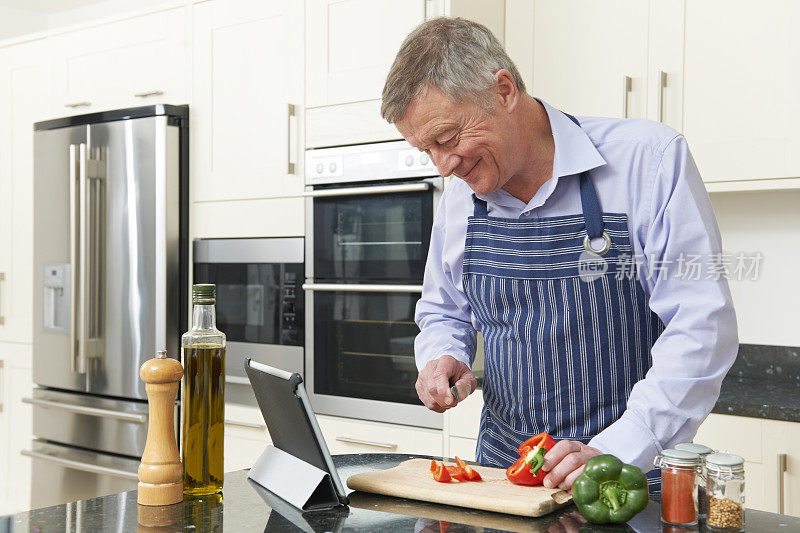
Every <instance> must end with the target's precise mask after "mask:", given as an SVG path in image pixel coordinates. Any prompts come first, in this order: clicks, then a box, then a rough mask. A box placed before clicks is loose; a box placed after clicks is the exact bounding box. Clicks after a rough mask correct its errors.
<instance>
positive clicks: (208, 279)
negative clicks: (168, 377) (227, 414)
mask: <svg viewBox="0 0 800 533" xmlns="http://www.w3.org/2000/svg"><path fill="white" fill-rule="evenodd" d="M304 247H305V243H304V240H303V238H302V237H292V238H257V239H200V240H196V241H195V242H194V283H213V284H215V285H216V286H217V302H216V313H217V328H218V329H219V330H220V331H222V332H223V333H225V336H226V337H227V350H226V354H225V381H226V383H225V401H226V402H235V403H242V404H249V405H257V404H256V400H255V396H254V395H253V390H252V388H251V385H250V380H249V379H247V375H246V374H245V371H244V361H245V359H247V358H250V359H253V360H254V361H258V362H259V363H264V364H266V365H269V366H273V367H276V368H280V369H281V370H285V371H287V372H298V373H300V374H304V368H303V366H304V365H303V358H304V350H303V345H304V342H305V327H304V325H305V298H304V293H303V289H302V284H303V277H304V268H305V267H304Z"/></svg>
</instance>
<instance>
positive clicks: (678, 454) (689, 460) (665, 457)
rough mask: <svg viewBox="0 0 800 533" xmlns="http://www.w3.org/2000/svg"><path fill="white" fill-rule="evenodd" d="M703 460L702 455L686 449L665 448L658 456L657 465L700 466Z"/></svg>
mask: <svg viewBox="0 0 800 533" xmlns="http://www.w3.org/2000/svg"><path fill="white" fill-rule="evenodd" d="M700 462H701V459H700V455H699V454H697V453H694V452H687V451H686V450H676V449H674V448H669V449H666V450H663V451H662V452H661V455H659V456H658V457H656V460H655V463H654V464H655V466H659V467H665V466H698V465H699V464H700Z"/></svg>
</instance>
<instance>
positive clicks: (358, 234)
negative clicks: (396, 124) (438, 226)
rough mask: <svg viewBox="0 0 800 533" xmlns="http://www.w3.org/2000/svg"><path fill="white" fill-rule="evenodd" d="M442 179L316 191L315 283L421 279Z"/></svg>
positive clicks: (313, 207) (313, 206)
mask: <svg viewBox="0 0 800 533" xmlns="http://www.w3.org/2000/svg"><path fill="white" fill-rule="evenodd" d="M443 185H444V179H443V178H428V179H421V180H417V181H414V182H407V183H400V184H389V185H366V186H353V187H344V188H342V187H338V188H327V189H316V190H313V191H308V192H306V193H305V194H306V196H310V197H311V198H312V202H311V206H310V207H311V208H310V209H309V211H310V212H311V213H312V216H313V220H312V223H311V226H312V228H313V233H312V236H313V238H312V239H311V242H307V243H306V245H307V246H308V247H309V251H310V252H311V256H312V257H313V260H312V263H313V265H312V270H311V271H310V272H307V274H308V277H309V278H312V279H314V280H315V281H323V280H329V281H333V280H355V281H358V282H361V283H366V282H370V283H387V282H388V283H393V282H395V283H396V282H407V281H414V282H416V281H418V280H422V277H423V274H424V271H425V260H426V258H427V253H428V247H429V245H430V240H431V227H432V225H433V212H434V207H435V206H436V204H437V203H438V200H439V196H440V194H441V191H442V188H443Z"/></svg>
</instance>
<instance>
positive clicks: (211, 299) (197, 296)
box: [192, 283, 217, 304]
mask: <svg viewBox="0 0 800 533" xmlns="http://www.w3.org/2000/svg"><path fill="white" fill-rule="evenodd" d="M216 301H217V286H216V285H214V284H213V283H196V284H194V285H192V303H194V304H213V303H216Z"/></svg>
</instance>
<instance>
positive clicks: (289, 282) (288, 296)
mask: <svg viewBox="0 0 800 533" xmlns="http://www.w3.org/2000/svg"><path fill="white" fill-rule="evenodd" d="M301 276H302V272H297V271H295V270H289V269H286V270H284V271H283V281H282V283H281V291H280V294H281V307H280V308H281V344H289V345H295V346H299V345H301V344H303V328H302V321H303V317H302V314H301V310H302V309H301V308H302V304H301V301H302V298H301V296H302V294H301V293H302V289H301V288H300V281H301Z"/></svg>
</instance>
